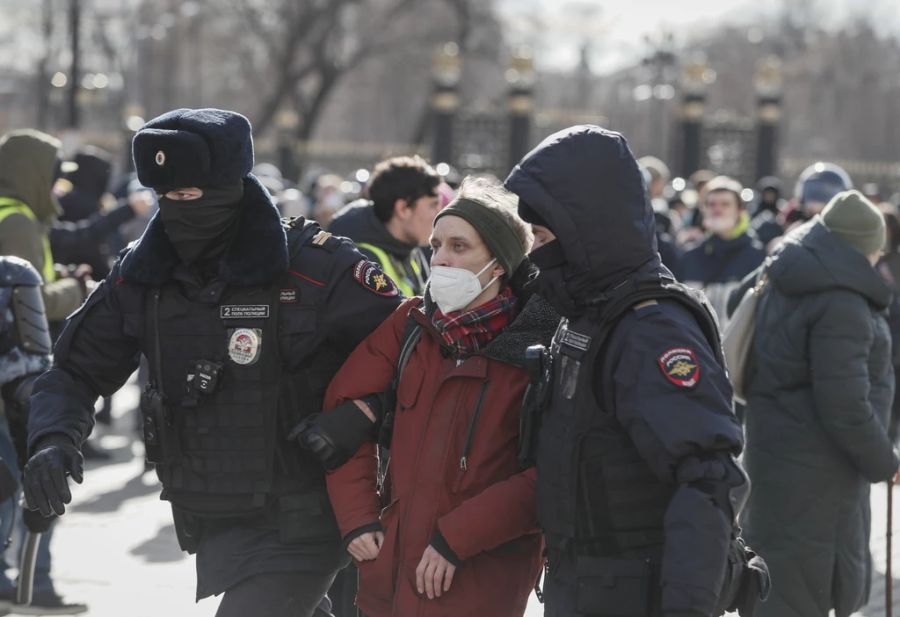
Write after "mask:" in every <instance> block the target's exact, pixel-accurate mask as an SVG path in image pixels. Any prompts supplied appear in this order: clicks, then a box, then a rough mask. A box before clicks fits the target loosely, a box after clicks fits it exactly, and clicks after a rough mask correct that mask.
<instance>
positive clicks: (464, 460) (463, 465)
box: [459, 379, 491, 471]
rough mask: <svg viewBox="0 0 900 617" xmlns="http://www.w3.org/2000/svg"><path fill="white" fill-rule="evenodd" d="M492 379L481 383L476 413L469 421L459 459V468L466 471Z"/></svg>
mask: <svg viewBox="0 0 900 617" xmlns="http://www.w3.org/2000/svg"><path fill="white" fill-rule="evenodd" d="M490 383H491V381H490V380H489V379H488V380H486V381H485V382H484V383H483V384H481V392H479V393H478V402H477V403H475V414H474V415H473V416H472V421H471V422H470V423H469V431H468V433H467V434H466V443H465V445H464V446H463V452H462V457H460V459H459V468H460V469H462V470H463V471H466V470H467V469H468V468H469V448H471V447H472V438H474V437H475V427H476V426H477V425H478V418H480V417H481V406H482V404H483V403H484V395H485V394H486V393H487V389H488V385H490Z"/></svg>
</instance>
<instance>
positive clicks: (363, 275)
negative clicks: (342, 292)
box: [353, 259, 400, 298]
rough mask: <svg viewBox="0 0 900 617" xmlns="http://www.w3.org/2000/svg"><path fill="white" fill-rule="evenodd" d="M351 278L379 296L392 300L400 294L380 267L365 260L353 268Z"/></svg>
mask: <svg viewBox="0 0 900 617" xmlns="http://www.w3.org/2000/svg"><path fill="white" fill-rule="evenodd" d="M353 278H354V279H356V282H357V283H359V284H360V285H362V286H363V287H365V288H366V289H368V290H369V291H371V292H372V293H375V294H378V295H379V296H385V297H386V298H393V297H394V296H397V295H399V294H400V290H399V289H397V285H395V284H394V281H392V280H391V277H389V276H388V275H387V274H385V273H384V272H383V271H382V270H381V267H380V266H379V265H378V264H376V263H374V262H371V261H368V260H366V259H363V260H361V261H360V262H359V263H357V264H356V265H355V266H353Z"/></svg>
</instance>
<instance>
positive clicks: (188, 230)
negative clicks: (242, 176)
mask: <svg viewBox="0 0 900 617" xmlns="http://www.w3.org/2000/svg"><path fill="white" fill-rule="evenodd" d="M202 190H203V195H202V196H201V197H199V198H197V199H193V200H190V201H176V200H173V199H168V198H166V197H165V196H163V197H160V199H159V215H160V218H161V219H162V222H163V226H164V227H165V230H166V235H167V236H168V237H169V241H170V242H171V243H172V245H173V246H174V247H175V252H176V253H178V257H179V258H180V259H181V261H182V262H183V263H184V264H186V265H194V264H197V263H200V262H209V261H211V260H214V259H217V258H218V257H220V256H221V255H222V253H224V252H225V249H226V247H227V246H228V244H229V242H230V241H231V239H232V237H233V236H234V233H235V231H237V221H238V218H239V215H240V213H241V208H240V203H241V197H243V194H244V185H243V183H240V184H237V185H232V186H208V187H205V188H203V189H202Z"/></svg>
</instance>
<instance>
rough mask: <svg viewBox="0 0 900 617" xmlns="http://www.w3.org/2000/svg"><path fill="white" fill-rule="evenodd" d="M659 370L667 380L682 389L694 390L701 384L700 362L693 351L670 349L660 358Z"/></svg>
mask: <svg viewBox="0 0 900 617" xmlns="http://www.w3.org/2000/svg"><path fill="white" fill-rule="evenodd" d="M659 368H660V370H661V371H662V372H663V375H665V376H666V379H668V380H669V381H671V382H672V383H673V384H675V385H676V386H679V387H681V388H693V387H694V386H696V385H697V384H698V383H699V382H700V362H698V361H697V354H695V353H694V350H693V349H689V348H687V347H674V348H672V349H669V350H668V351H666V352H665V353H663V354H662V355H661V356H660V357H659Z"/></svg>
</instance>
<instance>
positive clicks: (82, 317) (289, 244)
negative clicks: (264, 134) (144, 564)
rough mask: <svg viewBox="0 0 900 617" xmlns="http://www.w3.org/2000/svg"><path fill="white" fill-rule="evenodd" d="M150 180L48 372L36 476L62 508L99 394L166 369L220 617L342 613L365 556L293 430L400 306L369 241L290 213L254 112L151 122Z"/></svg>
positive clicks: (199, 543) (184, 480)
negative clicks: (362, 247) (128, 241)
mask: <svg viewBox="0 0 900 617" xmlns="http://www.w3.org/2000/svg"><path fill="white" fill-rule="evenodd" d="M133 151H134V159H135V168H136V169H137V172H138V177H139V178H140V181H141V183H142V184H144V185H145V186H149V187H153V188H154V189H155V190H156V191H157V192H158V193H159V194H160V195H161V198H160V200H159V201H160V208H159V212H158V213H157V214H156V215H155V216H154V218H153V219H152V220H151V221H150V223H149V225H148V227H147V229H146V231H145V232H144V234H143V236H141V238H140V240H138V241H137V242H136V243H135V244H133V245H132V246H131V247H130V248H129V249H128V250H127V251H125V252H124V253H123V255H122V256H121V257H120V259H119V261H118V263H117V264H116V265H115V266H114V268H113V270H112V272H111V273H110V275H109V276H108V277H107V278H106V279H105V280H104V281H103V282H102V283H101V284H100V286H99V287H98V288H97V289H96V290H95V291H94V292H93V293H92V294H91V296H90V297H89V298H88V300H87V301H86V302H85V304H84V305H83V306H82V307H81V308H80V309H79V310H78V311H77V312H76V313H75V314H73V315H72V316H71V318H70V319H69V320H68V322H67V324H66V327H65V329H64V330H63V333H62V335H61V336H60V338H59V340H58V341H57V344H56V346H55V348H54V358H53V366H52V367H51V368H50V370H49V371H47V372H46V373H44V374H43V375H41V377H39V378H38V380H37V382H36V383H35V386H34V394H33V396H32V398H31V416H30V418H29V423H28V449H29V454H30V459H29V460H28V463H27V465H26V467H25V474H24V487H25V493H26V498H27V502H28V504H29V506H30V507H31V508H32V509H37V510H40V512H41V514H43V515H45V516H50V515H53V514H55V515H60V514H62V513H63V512H64V511H65V504H66V503H68V502H69V501H70V500H71V493H70V491H69V488H68V477H71V478H72V479H73V480H75V481H76V482H81V480H82V466H83V462H82V454H81V452H80V446H81V444H82V442H83V441H84V439H85V438H86V437H87V436H88V435H89V434H90V432H91V429H92V427H93V423H94V418H93V412H94V402H95V401H96V399H97V396H98V395H110V394H112V393H113V392H115V391H116V390H118V389H119V388H120V387H121V386H122V384H124V383H125V381H126V380H127V379H128V377H129V376H130V375H131V374H132V373H133V372H134V370H135V369H136V368H137V366H138V362H139V358H140V356H141V354H143V355H145V356H146V357H147V359H148V363H149V365H150V373H151V379H150V387H148V388H146V389H145V390H144V393H143V395H142V397H141V413H142V417H143V426H144V442H145V446H146V447H145V450H146V453H147V460H148V461H150V462H152V463H154V464H155V466H156V470H157V474H158V475H159V477H160V480H161V482H162V486H163V492H162V495H161V497H162V498H163V499H165V500H168V501H169V502H171V504H172V513H173V518H174V523H175V530H176V534H177V536H178V540H179V543H180V545H181V547H182V548H183V549H184V550H186V551H188V552H189V553H196V555H197V597H198V599H199V598H205V597H208V596H211V595H219V594H224V597H223V599H222V602H221V604H220V605H219V609H218V611H217V615H218V617H236V616H243V615H259V616H266V617H281V616H283V615H292V616H294V615H296V616H300V617H310V616H312V615H316V616H317V617H321V616H330V615H331V613H330V606H329V604H330V603H329V602H328V600H327V597H325V593H326V591H327V590H328V588H329V586H330V585H331V582H332V580H333V579H334V577H335V574H336V573H337V571H338V570H339V569H340V568H342V567H343V566H345V565H346V563H347V561H348V558H347V556H346V553H345V552H344V551H343V549H342V548H341V544H340V535H339V532H338V528H337V523H336V522H335V519H334V515H333V513H332V510H331V507H330V505H329V502H328V496H327V494H326V488H325V478H324V472H323V469H322V467H321V465H320V464H319V462H318V461H317V460H315V459H313V458H312V457H310V456H309V455H306V454H305V453H304V452H303V451H302V450H300V448H299V446H298V445H297V444H296V442H294V441H292V440H290V439H288V434H289V433H290V431H291V429H292V428H293V427H294V426H295V425H297V424H299V423H300V422H301V421H302V420H303V419H304V418H305V417H307V416H309V415H310V414H312V413H316V412H318V411H320V410H321V407H322V400H323V398H324V394H325V389H326V387H327V385H328V382H329V381H330V380H331V377H332V375H333V374H334V373H335V372H336V371H337V369H338V368H339V367H340V365H341V364H342V363H343V361H344V360H345V358H346V357H347V355H349V353H350V352H351V351H352V350H353V349H354V348H355V347H356V345H357V344H358V343H359V342H360V341H361V340H362V339H363V338H365V337H366V336H367V335H368V334H369V333H370V332H371V331H372V330H374V329H375V328H376V327H377V326H378V325H379V324H380V323H381V322H382V321H384V319H385V318H387V316H388V315H389V314H391V313H392V312H393V311H394V309H395V308H396V307H397V306H398V305H399V303H400V294H399V291H398V290H397V288H396V286H395V285H394V284H393V282H392V281H391V280H390V279H389V278H388V277H386V276H385V275H384V273H383V272H381V270H380V269H379V268H378V266H377V265H376V264H373V263H372V262H370V261H368V260H367V259H365V257H364V256H363V255H362V254H361V253H360V252H359V251H357V250H356V249H355V248H354V246H353V244H352V242H350V241H349V240H347V239H344V238H338V237H336V236H333V235H332V234H330V233H328V232H326V231H323V230H322V229H321V228H320V227H319V225H318V224H317V223H315V222H313V221H305V220H304V219H292V220H290V221H284V222H283V221H282V220H281V219H280V216H279V213H278V210H277V209H276V207H275V205H274V204H273V203H272V200H271V198H270V196H269V194H268V193H267V192H266V190H265V189H264V188H263V186H262V185H261V184H260V183H259V182H258V181H257V180H256V178H255V177H254V176H253V175H252V174H251V173H250V170H251V169H252V167H253V141H252V135H251V130H250V123H249V122H248V120H247V119H246V118H245V117H244V116H242V115H240V114H238V113H235V112H231V111H224V110H219V109H178V110H174V111H171V112H169V113H167V114H164V115H162V116H160V117H158V118H155V119H153V120H151V121H150V122H148V123H147V124H146V125H145V126H144V127H143V128H142V129H141V130H140V131H138V132H137V133H136V134H135V137H134V142H133Z"/></svg>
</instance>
